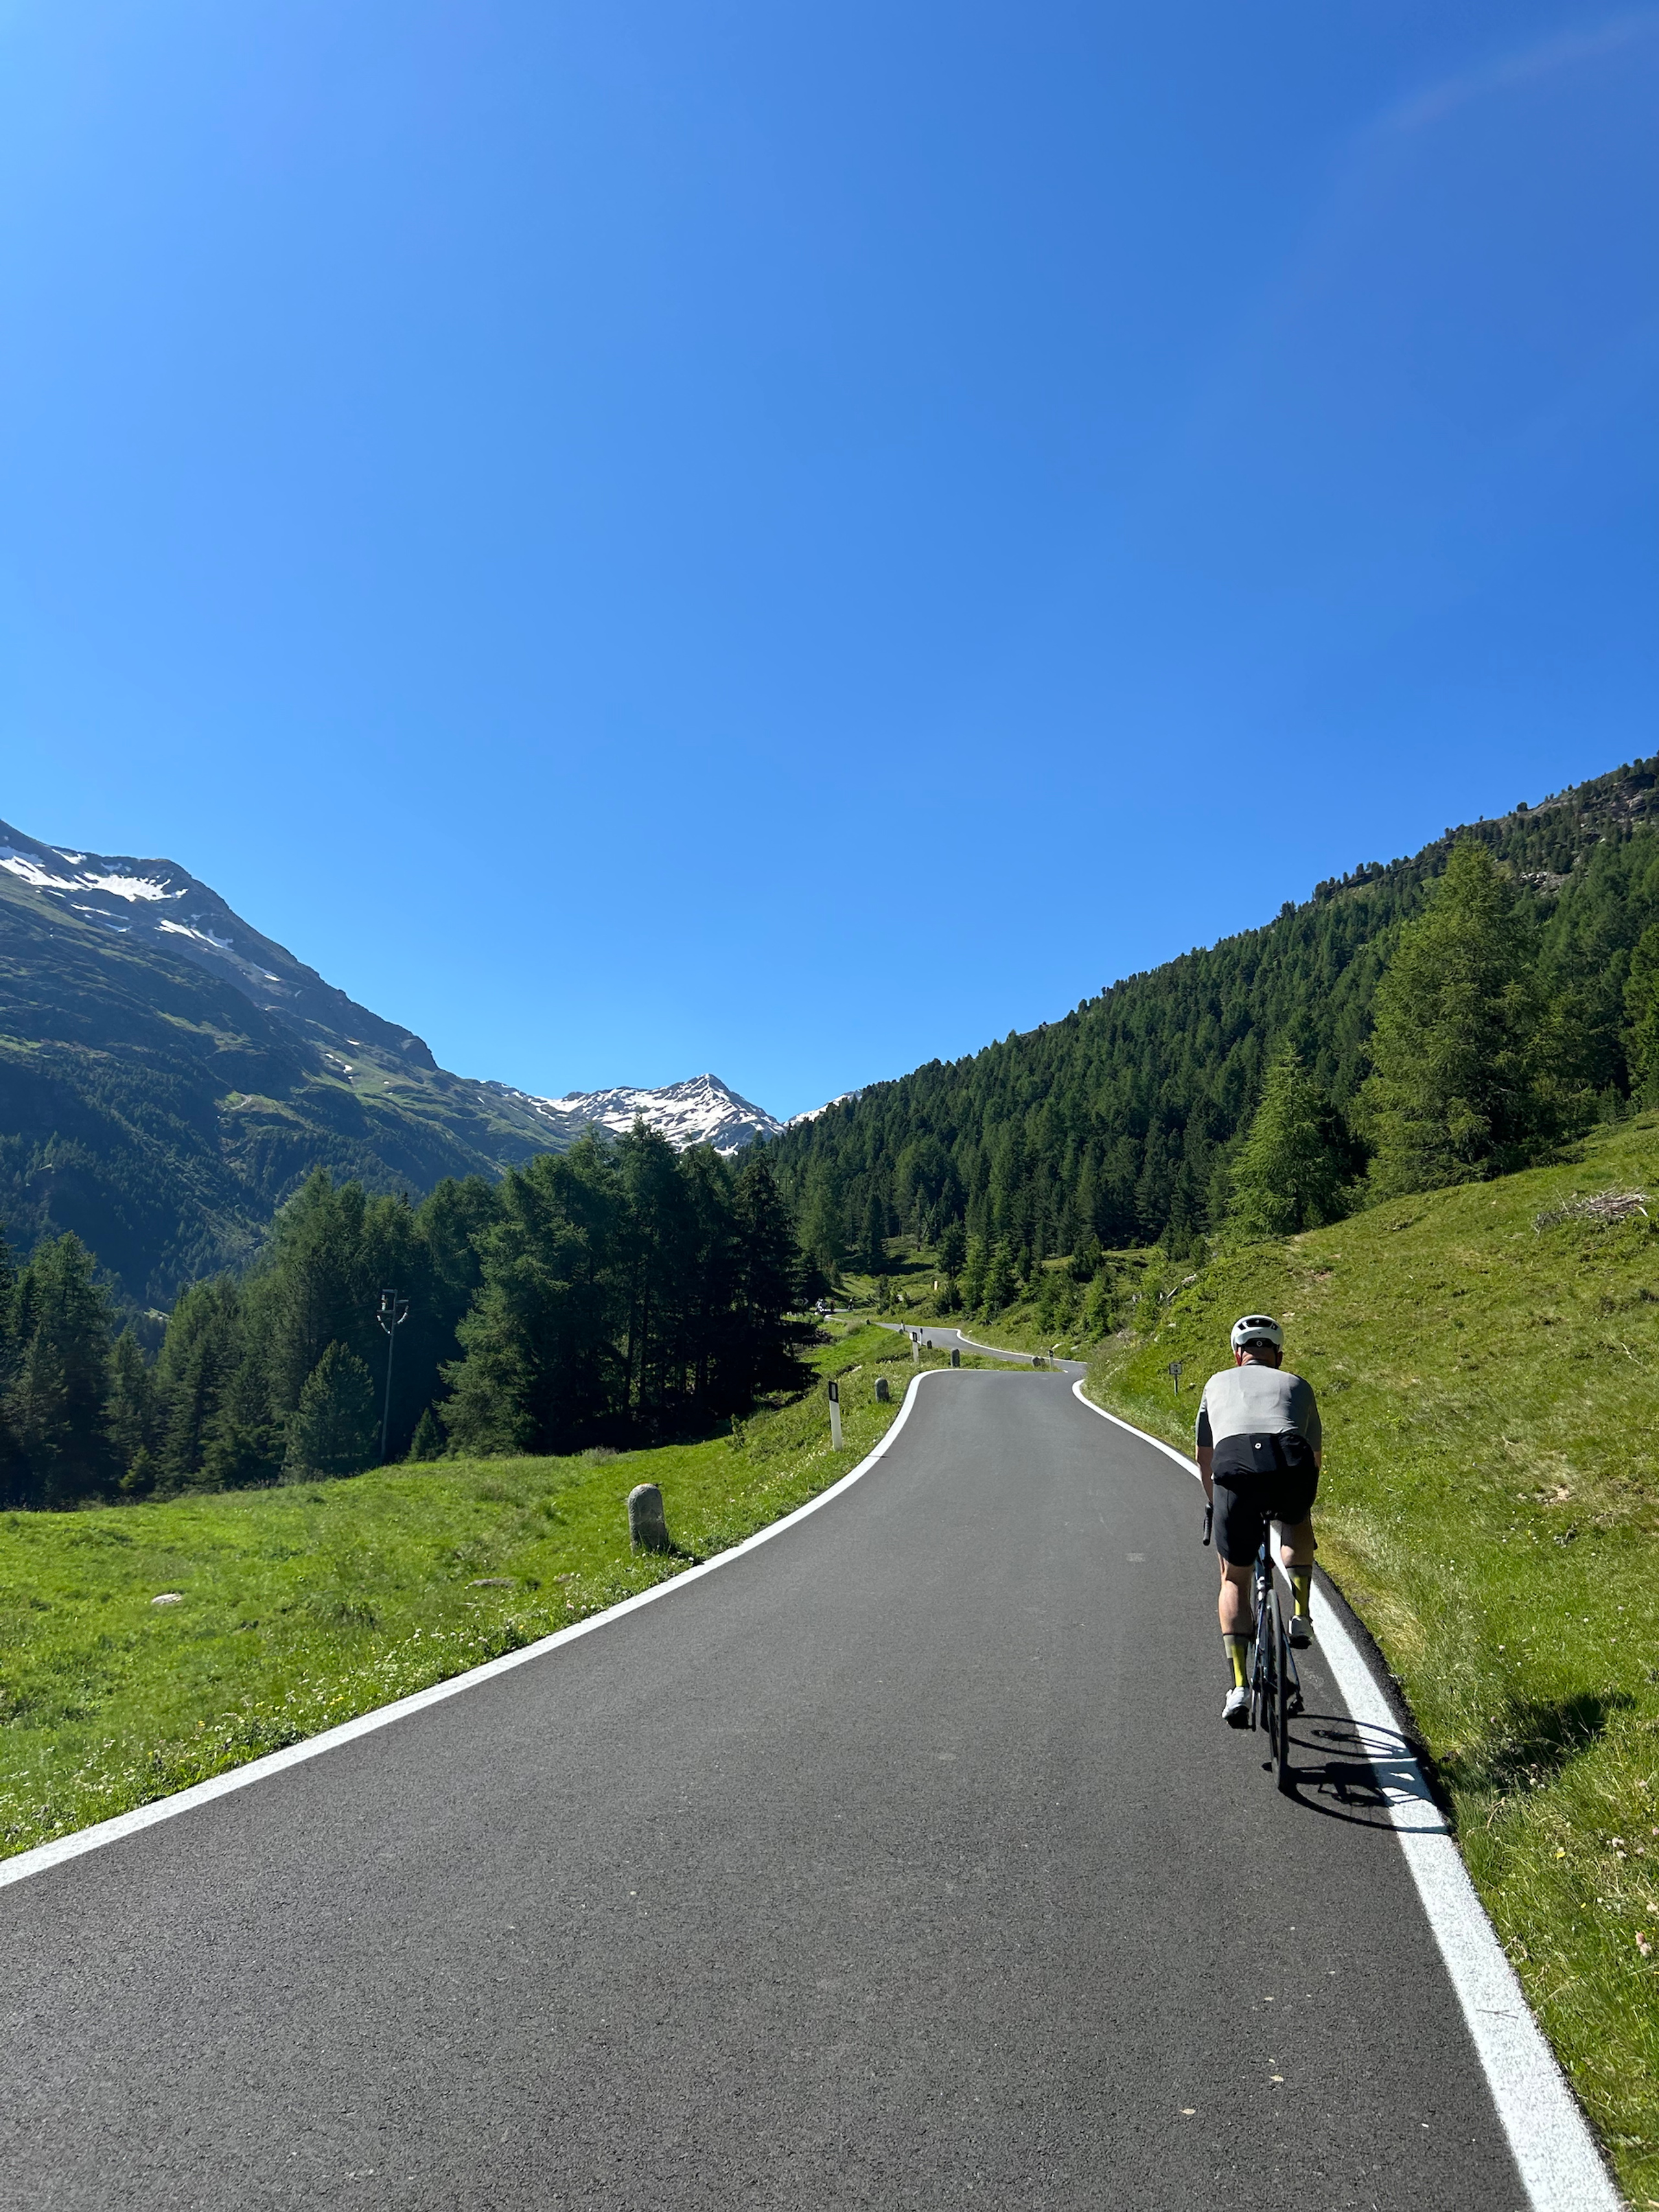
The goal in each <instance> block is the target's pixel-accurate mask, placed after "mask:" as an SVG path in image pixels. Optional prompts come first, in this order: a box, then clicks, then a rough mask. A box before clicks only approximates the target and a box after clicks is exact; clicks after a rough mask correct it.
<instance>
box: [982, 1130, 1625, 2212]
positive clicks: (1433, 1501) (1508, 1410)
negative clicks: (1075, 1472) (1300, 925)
mask: <svg viewBox="0 0 1659 2212" xmlns="http://www.w3.org/2000/svg"><path fill="white" fill-rule="evenodd" d="M1615 1190H1616V1191H1623V1192H1631V1191H1638V1192H1646V1193H1649V1194H1652V1195H1650V1197H1649V1198H1648V1200H1647V1201H1646V1203H1647V1204H1648V1206H1649V1207H1650V1212H1651V1215H1652V1217H1653V1218H1651V1219H1650V1218H1649V1217H1648V1215H1645V1214H1643V1213H1641V1212H1632V1213H1630V1214H1629V1215H1628V1216H1627V1217H1626V1218H1625V1219H1623V1220H1622V1221H1614V1222H1610V1223H1609V1222H1602V1221H1598V1220H1597V1219H1596V1218H1595V1217H1594V1216H1593V1215H1588V1214H1586V1213H1584V1212H1582V1211H1580V1210H1578V1208H1577V1206H1576V1205H1575V1202H1574V1201H1575V1200H1576V1199H1577V1198H1582V1196H1583V1195H1584V1194H1595V1193H1605V1192H1608V1191H1615ZM1176 1276H1177V1271H1176V1270H1171V1271H1170V1279H1176ZM1252 1309H1261V1310H1267V1311H1268V1312H1272V1313H1277V1314H1279V1315H1280V1316H1282V1317H1283V1319H1284V1321H1285V1329H1286V1336H1287V1348H1286V1358H1287V1362H1288V1364H1291V1365H1292V1366H1294V1367H1295V1368H1296V1369H1297V1370H1298V1371H1299V1372H1301V1373H1303V1374H1305V1375H1306V1376H1308V1377H1309V1379H1310V1381H1311V1382H1312V1383H1313V1384H1314V1386H1315V1388H1316V1390H1317V1392H1318V1394H1319V1398H1320V1403H1321V1406H1322V1410H1323V1413H1324V1417H1325V1423H1326V1443H1327V1456H1326V1465H1325V1474H1324V1477H1323V1479H1322V1483H1321V1486H1320V1503H1319V1517H1318V1526H1319V1534H1320V1547H1321V1550H1320V1557H1321V1560H1322V1564H1323V1565H1324V1566H1325V1567H1326V1568H1327V1569H1328V1571H1330V1572H1331V1573H1332V1574H1333V1575H1334V1577H1335V1579H1336V1580H1337V1582H1338V1583H1340V1586H1341V1588H1342V1589H1343V1590H1344V1592H1345V1593H1346V1595H1347V1596H1348V1597H1349V1598H1350V1599H1351V1600H1352V1602H1353V1603H1354V1605H1355V1606H1356V1607H1357V1608H1358V1611H1359V1612H1360V1613H1361V1614H1362V1615H1363V1617H1364V1620H1365V1621H1366V1622H1367V1624H1368V1625H1369V1626H1370V1628H1371V1629H1372V1631H1373V1632H1374V1633H1375V1634H1376V1638H1377V1641H1378V1643H1379V1644H1380V1645H1381V1647H1382V1650H1383V1654H1384V1656H1385V1657H1386V1658H1387V1660H1388V1662H1389V1666H1390V1667H1391V1668H1393V1670H1394V1672H1395V1674H1396V1675H1397V1677H1398V1678H1399V1680H1400V1682H1401V1686H1402V1687H1403V1689H1404V1691H1405V1692H1406V1695H1407V1699H1409V1702H1410V1704H1411V1706H1412V1709H1413V1712H1414V1713H1415V1714H1416V1716H1417V1719H1418V1722H1419V1726H1420V1728H1421V1729H1422V1733H1423V1735H1424V1738H1425V1741H1426V1744H1427V1747H1428V1749H1429V1751H1430V1752H1431V1754H1432V1756H1433V1759H1434V1760H1435V1762H1436V1764H1437V1767H1438V1770H1439V1773H1440V1776H1441V1778H1442V1780H1443V1784H1444V1785H1445V1788H1446V1790H1447V1791H1448V1793H1449V1797H1450V1801H1451V1803H1452V1805H1453V1807H1454V1808H1455V1814H1456V1820H1457V1828H1458V1835H1459V1838H1460V1841H1461V1843H1462V1849H1463V1852H1464V1856H1465V1857H1466V1858H1467V1860H1468V1865H1469V1869H1470V1872H1471V1874H1472V1875H1474V1881H1475V1883H1476V1885H1477V1887H1479V1889H1480V1893H1481V1896H1482V1897H1483V1899H1485V1901H1486V1906H1487V1909H1488V1911H1490V1912H1491V1914H1492V1918H1493V1920H1494V1922H1495V1923H1496V1924H1497V1927H1498V1933H1499V1935H1500V1936H1501V1937H1502V1938H1503V1940H1504V1944H1505V1946H1506V1948H1507V1949H1508V1951H1509V1954H1510V1957H1511V1959H1513V1960H1514V1961H1515V1962H1516V1968H1517V1970H1518V1972H1519V1973H1520V1975H1521V1978H1522V1982H1523V1983H1524V1984H1525V1985H1526V1989H1527V1991H1528V1996H1529V1997H1530V1998H1531V2000H1532V2002H1533V2005H1534V2008H1535V2009H1536V2011H1537V2013H1538V2015H1539V2018H1540V2019H1541V2021H1542V2022H1543V2024H1544V2027H1545V2028H1546V2029H1547V2033H1549V2035H1550V2037H1551V2039H1552V2040H1553V2043H1554V2045H1555V2048H1556V2050H1557V2051H1558V2052H1559V2055H1560V2057H1561V2058H1562V2060H1563V2062H1564V2063H1565V2066H1566V2068H1567V2070H1568V2072H1569V2074H1570V2075H1571V2079H1572V2081H1573V2083H1574V2085H1575V2087H1577V2090H1578V2093H1579V2094H1580V2096H1581V2097H1582V2098H1583V2100H1584V2103H1585V2105H1586V2106H1587V2107H1588V2109H1589V2112H1590V2113H1591V2114H1592V2116H1593V2117H1594V2118H1595V2121H1596V2124H1597V2125H1598V2126H1599V2127H1600V2128H1601V2130H1602V2131H1603V2134H1604V2136H1605V2138H1606V2140H1607V2142H1608V2144H1609V2145H1610V2146H1611V2148H1612V2150H1613V2154H1614V2157H1615V2159H1616V2160H1617V2163H1618V2165H1619V2168H1620V2173H1621V2176H1622V2178H1623V2179H1624V2182H1625V2184H1626V2187H1627V2188H1629V2189H1630V2190H1631V2191H1632V2195H1633V2197H1634V2198H1635V2201H1636V2202H1637V2203H1653V2202H1655V2201H1656V2200H1659V1584H1656V1579H1655V1576H1654V1562H1655V1558H1656V1538H1659V1433H1656V1429H1655V1425H1654V1406H1655V1401H1656V1387H1659V1115H1653V1114H1647V1115H1641V1116H1640V1117H1639V1118H1638V1119H1637V1120H1636V1121H1633V1122H1631V1123H1628V1124H1626V1126H1624V1127H1620V1128H1618V1129H1616V1130H1612V1131H1607V1132H1604V1133H1600V1134H1598V1135H1597V1136H1596V1137H1595V1138H1594V1139H1592V1140H1591V1141H1590V1142H1589V1144H1588V1145H1587V1146H1585V1147H1584V1148H1583V1158H1581V1159H1580V1160H1578V1161H1577V1162H1576V1163H1574V1164H1563V1165H1561V1166H1558V1167H1552V1168H1548V1169H1540V1170H1532V1171H1530V1172H1528V1173H1527V1174H1523V1175H1516V1176H1506V1177H1504V1178H1502V1179H1501V1180H1498V1181H1497V1182H1486V1183H1476V1184H1470V1185H1466V1186H1464V1187H1462V1188H1458V1189H1455V1190H1446V1191H1437V1192H1432V1193H1429V1194H1424V1195H1420V1196H1417V1197H1413V1198H1410V1199H1403V1200H1394V1201H1392V1202H1389V1203H1385V1204H1383V1205H1381V1206H1375V1207H1373V1208H1371V1209H1370V1211H1369V1212H1364V1213H1361V1214H1358V1215H1356V1216H1355V1217H1354V1218H1352V1219H1350V1220H1347V1221H1345V1222H1342V1223H1340V1224H1339V1225H1335V1226H1334V1227H1331V1228H1328V1229H1322V1230H1318V1231H1310V1233H1308V1234H1307V1235H1305V1236H1303V1237H1296V1238H1293V1239H1291V1240H1290V1241H1289V1242H1287V1243H1282V1244H1273V1245H1255V1246H1250V1247H1247V1248H1245V1249H1242V1250H1238V1251H1235V1252H1232V1253H1228V1254H1223V1255H1221V1256H1219V1257H1218V1258H1217V1259H1216V1260H1214V1261H1212V1262H1211V1263H1210V1264H1209V1265H1208V1266H1206V1267H1202V1268H1201V1269H1200V1270H1198V1271H1197V1273H1195V1275H1192V1276H1190V1277H1189V1279H1188V1281H1187V1283H1186V1285H1185V1286H1184V1287H1183V1288H1182V1289H1180V1290H1179V1291H1177V1292H1176V1296H1175V1297H1173V1299H1172V1300H1171V1301H1170V1304H1169V1307H1168V1310H1167V1312H1168V1317H1167V1319H1166V1320H1165V1321H1164V1322H1163V1324H1162V1325H1161V1327H1160V1328H1158V1331H1157V1333H1156V1334H1155V1335H1142V1336H1133V1335H1128V1334H1125V1335H1123V1336H1120V1337H1118V1338H1115V1339H1111V1340H1109V1341H1108V1342H1107V1344H1106V1345H1105V1346H1103V1348H1102V1350H1101V1352H1100V1353H1099V1355H1098V1356H1097V1360H1096V1363H1095V1365H1094V1367H1093V1369H1092V1370H1091V1377H1090V1384H1089V1388H1090V1389H1091V1393H1092V1394H1093V1395H1095V1396H1096V1397H1097V1399H1098V1400H1099V1401H1100V1402H1101V1403H1102V1404H1103V1405H1106V1406H1109V1407H1112V1408H1113V1409H1114V1410H1115V1411H1117V1412H1119V1413H1123V1414H1124V1415H1126V1416H1127V1418H1129V1419H1133V1420H1134V1421H1136V1422H1138V1423H1139V1425H1141V1426H1142V1427H1145V1428H1148V1429H1151V1430H1152V1431H1155V1432H1156V1433H1158V1434H1159V1435H1162V1436H1164V1437H1168V1438H1170V1441H1172V1442H1176V1443H1181V1444H1182V1446H1183V1448H1185V1449H1190V1448H1191V1425H1192V1420H1193V1413H1194V1407H1195V1406H1196V1404H1197V1398H1198V1392H1199V1391H1200V1389H1202V1387H1203V1378H1204V1377H1205V1376H1206V1375H1207V1374H1209V1373H1210V1372H1211V1371H1212V1370H1213V1369H1215V1368H1216V1367H1218V1366H1219V1365H1221V1364H1223V1363H1224V1362H1225V1359H1226V1358H1227V1330H1228V1328H1229V1327H1230V1325H1231V1322H1232V1321H1233V1319H1234V1318H1235V1316H1237V1315H1238V1314H1240V1313H1243V1312H1248V1311H1249V1310H1252ZM1143 1310H1144V1309H1143ZM992 1333H993V1334H995V1331H993V1332H992ZM1173 1359H1180V1360H1182V1362H1183V1363H1184V1365H1183V1371H1182V1380H1181V1389H1180V1392H1179V1395H1178V1397H1177V1396H1176V1395H1174V1394H1173V1393H1172V1390H1171V1386H1170V1377H1169V1375H1168V1372H1167V1367H1168V1364H1169V1362H1170V1361H1171V1360H1173ZM1193 1512H1194V1548H1196V1547H1197V1543H1198V1518H1199V1505H1198V1492H1197V1488H1196V1485H1194V1509H1193ZM1224 1683H1225V1670H1224V1668H1223V1664H1222V1659H1221V1653H1220V1646H1219V1644H1218V1645H1217V1656H1216V1699H1217V1710H1218V1711H1219V1705H1220V1698H1221V1692H1222V1688H1223V1686H1224Z"/></svg>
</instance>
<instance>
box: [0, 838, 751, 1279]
mask: <svg viewBox="0 0 1659 2212" xmlns="http://www.w3.org/2000/svg"><path fill="white" fill-rule="evenodd" d="M637 1116H642V1117H643V1118H644V1119H645V1121H647V1122H648V1123H649V1124H650V1125H651V1126H652V1127H656V1128H659V1129H661V1130H662V1131H663V1133H664V1134H665V1136H667V1137H668V1138H669V1139H670V1140H671V1142H672V1143H673V1144H674V1145H675V1146H679V1147H684V1146H688V1145H700V1144H710V1145H713V1146H714V1147H715V1149H716V1150H717V1151H719V1152H722V1153H724V1154H726V1155H727V1156H730V1155H731V1154H732V1153H734V1152H738V1151H740V1150H741V1149H742V1147H743V1146H745V1145H748V1144H752V1143H753V1142H754V1140H755V1139H757V1137H774V1136H776V1135H778V1134H779V1133H781V1129H782V1126H783V1125H782V1124H781V1122H780V1121H778V1120H777V1119H776V1118H775V1116H774V1115H770V1114H768V1113H767V1112H765V1110H764V1109H763V1108H761V1107H758V1106H756V1105H754V1104H753V1103H751V1102H750V1100H748V1099H746V1098H742V1097H738V1094H737V1093H736V1092H735V1091H732V1090H731V1089H730V1088H729V1086H728V1085H726V1084H724V1083H722V1082H721V1081H720V1079H719V1078H718V1077H716V1076H714V1075H707V1074H705V1075H700V1076H695V1077H693V1078H692V1079H690V1081H688V1082H684V1083H673V1084H669V1085H665V1087H664V1088H662V1089H660V1090H654V1091H653V1090H636V1089H629V1088H618V1089H616V1090H612V1091H591V1092H579V1093H576V1094H574V1095H573V1096H571V1097H565V1098H541V1097H535V1096H533V1095H532V1094H531V1093H530V1092H527V1091H516V1090H514V1089H513V1088H512V1087H511V1086H510V1085H507V1084H502V1083H481V1082H475V1081H473V1080H472V1079H470V1078H467V1077H465V1076H459V1075H452V1074H450V1073H448V1072H447V1070H445V1069H443V1068H441V1067H440V1066H438V1065H437V1063H436V1061H435V1060H434V1058H433V1056H432V1054H431V1053H430V1052H429V1051H428V1048H427V1047H426V1045H425V1044H424V1042H422V1040H421V1038H419V1037H418V1036H416V1035H415V1033H414V1031H413V1030H408V1029H405V1028H403V1027H402V1026H401V1025H399V1024H397V1023H394V1022H388V1021H385V1020H383V1019H382V1018H381V1017H380V1015H379V1014H376V1013H373V1012H370V1010H369V1009H368V1007H367V1006H359V1005H358V1004H357V1002H356V1000H353V999H349V998H348V997H347V996H346V994H345V993H344V992H343V991H341V990H337V989H336V988H335V987H334V986H333V985H332V984H331V983H328V982H326V981H325V980H324V979H323V977H322V976H321V975H319V974H318V973H317V970H316V969H314V968H308V967H307V966H306V965H305V963H303V962H302V961H300V960H296V959H295V957H294V955H293V954H292V953H291V952H289V951H287V950H286V948H285V947H283V945H278V944H276V942H275V940H274V939H270V938H269V937H266V936H264V934H263V933H261V932H259V931H258V930H257V929H254V928H253V927H252V926H251V925H250V924H249V923H247V922H246V921H244V920H243V919H242V917H241V916H240V915H239V914H237V913H236V912H235V911H234V909H233V908H231V907H229V906H228V905H227V903H226V902H225V901H224V900H223V899H222V898H221V897H220V896H219V894H218V893H217V892H216V891H215V890H212V889H211V888H210V886H209V885H208V884H204V883H202V882H201V881H200V880H199V879H198V878H197V877H195V876H192V875H191V873H190V872H189V871H188V870H187V869H185V868H181V867H180V866H179V865H178V863H177V862H176V861H173V860H139V859H135V858H133V857H132V856H131V855H129V854H114V855H112V854H99V853H88V852H84V851H82V850H80V849H79V848H75V847H70V846H57V845H46V844H42V843H41V842H40V841H39V840H37V839H35V838H33V837H28V836H24V834H23V833H22V832H21V830H19V829H13V828H12V827H10V825H9V824H8V823H0V1223H3V1225H4V1228H5V1234H6V1236H7V1237H8V1238H9V1241H10V1243H11V1244H12V1246H13V1248H14V1249H20V1250H24V1251H27V1249H30V1248H31V1247H32V1246H33V1244H34V1243H36V1242H37V1241H38V1240H39V1239H40V1238H41V1237H47V1236H51V1235H53V1234H56V1233H57V1232H58V1231H63V1230H73V1231H75V1232H76V1234H77V1235H78V1236H79V1237H81V1238H82V1242H83V1243H86V1244H87V1245H88V1246H89V1247H90V1248H91V1249H92V1250H93V1251H94V1253H96V1255H98V1258H99V1259H100V1261H101V1262H102V1263H103V1265H104V1266H106V1267H108V1268H110V1269H111V1270H112V1273H114V1274H115V1275H116V1276H118V1278H119V1279H120V1280H121V1281H122V1282H123V1283H124V1284H125V1286H126V1288H127V1290H128V1291H129V1292H130V1293H131V1295H132V1296H133V1297H135V1298H137V1299H140V1300H142V1301H143V1302H144V1303H147V1304H170V1303H171V1302H172V1298H173V1295H174V1294H175V1292H176V1291H177V1290H178V1288H179V1285H181V1284H182V1283H184V1282H187V1281H189V1280H191V1279H192V1278H196V1277H200V1276H203V1275H208V1274H211V1273H214V1272H215V1271H216V1269H218V1268H221V1267H234V1266H236V1265H238V1264H240V1263H241V1262H242V1261H245V1260H246V1259H247V1258H248V1257H249V1256H250V1255H252V1252H253V1251H255V1250H256V1249H257V1248H258V1242H259V1239H260V1237H261V1236H262V1234H263V1233H264V1228H265V1225H266V1224H267V1223H268V1222H269V1221H270V1217H271V1215H272V1213H273V1212H275V1210H276V1207H277V1206H280V1205H281V1204H282V1203H283V1200H285V1199H286V1198H288V1197H289V1195H290V1194H291V1193H292V1192H293V1191H294V1190H295V1188H297V1187H298V1186H299V1184H300V1183H301V1182H303V1181H304V1179H305V1177H306V1176H307V1175H309V1174H310V1173H311V1171H312V1170H313V1169H314V1168H317V1167H325V1168H327V1169H328V1170H330V1172H331V1174H332V1175H333V1176H334V1177H335V1179H336V1180H337V1182H345V1181H348V1180H354V1179H355V1180H356V1181H357V1182H362V1184H363V1185H364V1186H365V1187H366V1188H368V1189H370V1190H377V1191H398V1190H407V1191H408V1192H409V1193H410V1194H411V1196H418V1195H421V1194H424V1193H425V1192H427V1191H428V1190H430V1189H431V1188H433V1186H434V1185H435V1183H437V1182H440V1181H441V1180H442V1179H443V1178H444V1177H445V1176H470V1175H483V1176H497V1175H499V1174H501V1171H502V1170H504V1169H506V1168H508V1167H512V1166H514V1165H517V1164H520V1163H521V1162H523V1161H525V1160H527V1159H529V1158H532V1156H533V1155H534V1154H535V1153H537V1152H562V1151H564V1150H566V1149H567V1148H568V1146H571V1145H573V1144H574V1143H575V1142H576V1140H577V1139H578V1138H579V1137H580V1135H581V1134H582V1133H583V1131H584V1130H585V1129H587V1128H590V1127H600V1128H603V1129H607V1130H611V1131H613V1132H616V1133H622V1132H623V1131H625V1130H627V1129H629V1128H631V1127H633V1124H634V1121H635V1118H636V1117H637Z"/></svg>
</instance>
